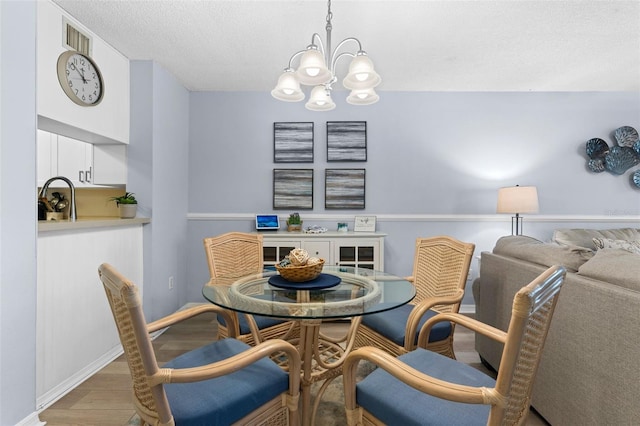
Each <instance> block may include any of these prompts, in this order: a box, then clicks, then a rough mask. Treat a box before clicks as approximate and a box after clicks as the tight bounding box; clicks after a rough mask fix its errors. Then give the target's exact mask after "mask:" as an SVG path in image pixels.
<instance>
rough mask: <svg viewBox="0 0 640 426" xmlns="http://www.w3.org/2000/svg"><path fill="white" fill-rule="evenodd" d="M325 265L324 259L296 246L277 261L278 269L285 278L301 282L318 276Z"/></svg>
mask: <svg viewBox="0 0 640 426" xmlns="http://www.w3.org/2000/svg"><path fill="white" fill-rule="evenodd" d="M323 266H324V259H319V258H317V257H309V254H308V253H307V251H306V250H304V249H300V248H296V249H293V250H291V252H290V253H289V255H288V256H286V257H285V258H284V259H283V260H282V261H281V262H280V263H276V270H277V271H278V273H279V274H280V275H281V276H282V278H284V279H285V280H287V281H293V282H298V283H301V282H305V281H311V280H312V279H314V278H317V277H318V275H320V273H322V267H323Z"/></svg>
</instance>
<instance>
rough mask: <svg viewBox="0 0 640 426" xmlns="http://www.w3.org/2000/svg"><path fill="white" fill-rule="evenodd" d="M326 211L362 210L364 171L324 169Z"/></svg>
mask: <svg viewBox="0 0 640 426" xmlns="http://www.w3.org/2000/svg"><path fill="white" fill-rule="evenodd" d="M324 180H325V182H324V188H325V196H324V207H325V208H326V209H364V202H365V198H364V195H365V169H326V170H325V176H324Z"/></svg>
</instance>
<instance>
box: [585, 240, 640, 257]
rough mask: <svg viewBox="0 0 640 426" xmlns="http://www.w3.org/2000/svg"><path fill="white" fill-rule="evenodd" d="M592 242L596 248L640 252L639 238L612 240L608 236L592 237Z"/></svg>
mask: <svg viewBox="0 0 640 426" xmlns="http://www.w3.org/2000/svg"><path fill="white" fill-rule="evenodd" d="M593 244H594V245H595V246H596V248H597V249H598V250H600V249H606V248H612V249H621V250H626V251H628V252H631V253H637V254H640V240H639V241H627V240H612V239H610V238H594V239H593Z"/></svg>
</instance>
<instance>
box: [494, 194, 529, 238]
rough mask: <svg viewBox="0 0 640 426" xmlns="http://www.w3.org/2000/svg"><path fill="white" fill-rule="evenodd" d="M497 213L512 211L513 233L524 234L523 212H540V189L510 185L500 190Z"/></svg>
mask: <svg viewBox="0 0 640 426" xmlns="http://www.w3.org/2000/svg"><path fill="white" fill-rule="evenodd" d="M496 212H497V213H511V214H515V216H512V217H511V235H521V234H522V217H520V214H521V213H538V190H537V189H536V187H535V186H519V185H516V186H510V187H506V188H500V189H499V190H498V207H497V209H496Z"/></svg>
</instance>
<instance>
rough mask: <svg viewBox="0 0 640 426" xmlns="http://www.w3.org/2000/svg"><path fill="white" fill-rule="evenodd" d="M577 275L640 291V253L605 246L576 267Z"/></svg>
mask: <svg viewBox="0 0 640 426" xmlns="http://www.w3.org/2000/svg"><path fill="white" fill-rule="evenodd" d="M578 275H583V276H585V277H589V278H593V279H596V280H600V281H605V282H607V283H611V284H616V285H619V286H620V287H624V288H628V289H629V290H635V291H640V254H635V253H631V252H628V251H626V250H620V249H613V248H605V249H601V250H598V251H597V252H596V254H595V255H594V256H593V258H591V260H589V261H588V262H586V263H585V264H584V265H582V266H581V267H580V268H579V269H578Z"/></svg>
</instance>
